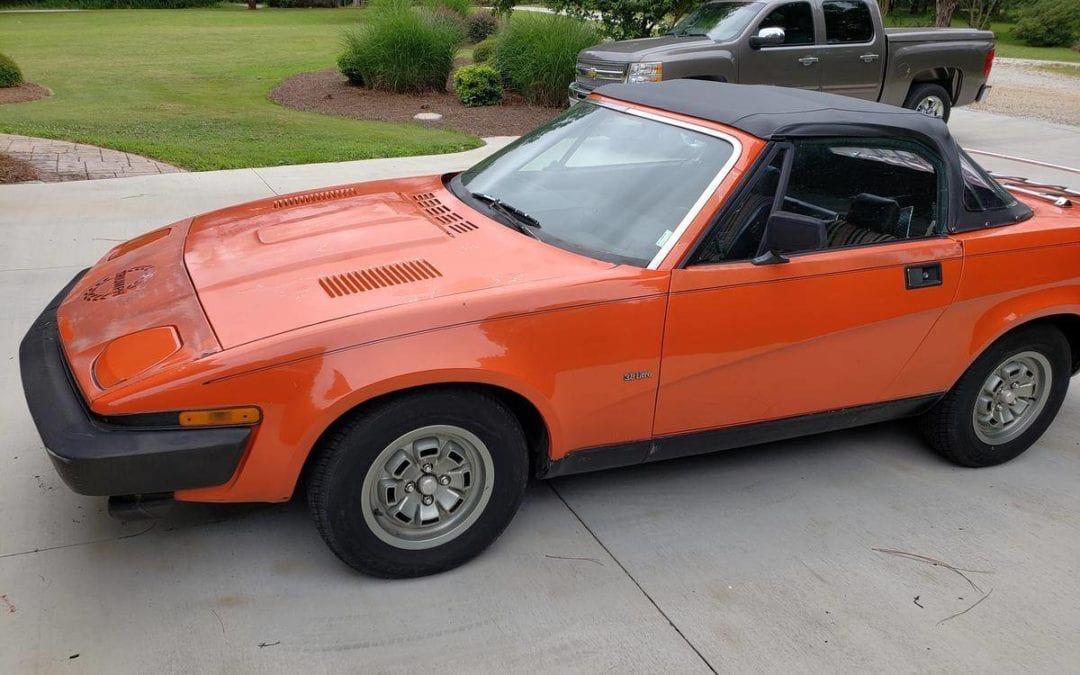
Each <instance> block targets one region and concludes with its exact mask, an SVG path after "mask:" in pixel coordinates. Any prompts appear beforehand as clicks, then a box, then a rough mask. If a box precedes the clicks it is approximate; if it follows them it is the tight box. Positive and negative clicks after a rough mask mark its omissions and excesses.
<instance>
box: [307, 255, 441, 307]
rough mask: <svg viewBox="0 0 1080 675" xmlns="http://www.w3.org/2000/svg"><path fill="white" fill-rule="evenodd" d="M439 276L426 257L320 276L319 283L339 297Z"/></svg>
mask: <svg viewBox="0 0 1080 675" xmlns="http://www.w3.org/2000/svg"><path fill="white" fill-rule="evenodd" d="M441 276H442V272H440V271H439V270H437V269H435V266H434V265H432V264H431V263H429V262H428V261H426V260H409V261H406V262H397V263H390V264H389V265H380V266H379V267H368V268H367V269H362V270H355V271H353V272H345V273H342V274H331V275H330V276H327V277H320V278H319V285H320V286H322V289H323V290H324V291H326V294H327V295H329V296H330V297H331V298H339V297H341V296H343V295H352V294H353V293H364V292H365V291H374V290H376V289H379V288H385V287H387V286H398V285H400V284H411V283H413V282H415V281H423V280H424V279H434V278H436V277H441Z"/></svg>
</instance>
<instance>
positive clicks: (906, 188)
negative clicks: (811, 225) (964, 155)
mask: <svg viewBox="0 0 1080 675" xmlns="http://www.w3.org/2000/svg"><path fill="white" fill-rule="evenodd" d="M785 153H793V157H792V158H791V160H790V164H791V168H790V173H789V174H788V176H787V181H786V189H785V191H784V194H783V198H782V199H781V200H777V199H776V192H777V189H778V186H779V185H781V184H783V181H782V180H781V177H782V174H783V172H784V161H785ZM752 180H754V181H755V182H754V184H753V187H752V188H751V189H749V190H746V191H743V192H742V193H741V194H740V196H739V197H738V198H737V200H736V201H735V202H734V203H732V204H731V205H730V206H729V207H727V208H725V209H724V211H723V212H722V213H721V215H720V218H719V220H718V221H717V222H716V223H715V225H714V226H713V229H712V230H711V231H710V232H709V235H708V236H707V237H706V239H705V240H704V242H703V243H702V246H701V248H700V249H699V250H698V253H697V254H696V256H695V258H694V260H693V262H692V264H708V263H717V262H723V261H732V260H747V259H749V258H753V257H754V256H756V255H758V254H759V253H760V251H759V250H758V249H759V246H760V245H761V240H762V236H763V234H764V231H765V223H766V221H767V220H768V217H769V214H770V213H771V212H772V211H773V210H775V209H776V208H777V204H779V208H780V209H782V210H784V211H787V212H790V213H797V214H801V215H804V216H811V217H814V218H817V219H819V220H821V221H822V222H824V224H825V229H826V232H827V239H826V242H825V245H824V246H823V248H826V249H829V248H846V247H849V246H860V245H866V244H879V243H885V242H891V241H902V240H905V239H920V238H923V237H931V236H935V235H937V234H940V232H941V223H942V222H943V213H942V210H941V206H942V204H943V195H944V194H945V185H944V172H943V167H942V165H941V163H940V162H939V161H936V159H935V158H934V156H933V155H931V154H930V153H928V152H927V151H925V150H924V149H923V148H922V146H919V145H917V144H914V143H908V142H904V141H891V140H890V141H869V140H867V139H850V140H849V139H830V140H818V139H814V140H804V141H797V142H796V143H795V145H794V147H793V149H788V150H784V149H781V151H780V152H777V153H776V155H774V156H773V158H772V159H771V160H770V161H769V165H768V166H767V167H766V168H765V169H764V170H763V172H761V173H757V174H755V176H754V177H753V178H752Z"/></svg>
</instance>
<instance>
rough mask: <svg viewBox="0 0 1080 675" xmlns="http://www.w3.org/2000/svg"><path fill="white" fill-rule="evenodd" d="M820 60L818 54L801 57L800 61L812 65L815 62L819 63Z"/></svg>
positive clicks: (805, 64)
mask: <svg viewBox="0 0 1080 675" xmlns="http://www.w3.org/2000/svg"><path fill="white" fill-rule="evenodd" d="M819 60H820V59H818V57H816V56H804V57H802V58H801V59H799V63H801V64H803V65H804V66H812V65H814V64H815V63H817V62H818V61H819Z"/></svg>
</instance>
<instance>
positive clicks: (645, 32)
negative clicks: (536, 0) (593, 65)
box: [549, 0, 701, 40]
mask: <svg viewBox="0 0 1080 675" xmlns="http://www.w3.org/2000/svg"><path fill="white" fill-rule="evenodd" d="M699 4H701V2H700V0H697V1H695V0H553V1H552V2H551V3H549V6H550V7H551V8H552V9H554V10H555V11H557V12H562V13H565V14H568V15H570V16H576V17H578V18H581V19H596V20H598V21H599V22H600V26H601V28H602V30H603V31H604V33H605V34H606V35H608V36H609V37H613V38H615V39H616V40H626V39H629V38H639V37H648V36H650V35H652V34H653V33H655V32H656V30H657V29H658V28H659V27H660V26H662V25H665V24H666V23H667V22H669V21H677V20H678V19H680V18H682V16H683V15H684V14H686V13H687V12H688V11H689V10H690V9H692V8H694V7H695V6H696V5H699Z"/></svg>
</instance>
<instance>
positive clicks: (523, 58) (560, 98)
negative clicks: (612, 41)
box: [491, 12, 600, 106]
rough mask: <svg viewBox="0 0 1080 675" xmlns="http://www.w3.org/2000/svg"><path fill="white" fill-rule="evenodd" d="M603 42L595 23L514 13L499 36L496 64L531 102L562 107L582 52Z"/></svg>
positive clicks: (496, 67)
mask: <svg viewBox="0 0 1080 675" xmlns="http://www.w3.org/2000/svg"><path fill="white" fill-rule="evenodd" d="M598 42H600V34H599V33H598V32H597V30H596V28H594V27H593V26H592V25H591V24H588V23H585V22H584V21H579V20H577V19H571V18H569V17H565V16H557V15H550V14H538V13H525V12H521V13H518V14H514V15H513V17H511V19H510V23H509V25H508V26H507V27H506V29H505V30H503V31H502V32H501V33H500V34H499V42H498V46H496V48H495V53H494V55H493V56H492V60H491V61H492V65H493V66H495V69H496V70H498V71H499V72H500V73H502V76H503V78H504V79H505V80H506V82H507V83H508V84H509V86H510V88H512V89H513V90H515V91H518V92H520V93H521V94H523V95H524V96H525V98H526V99H528V100H529V101H530V102H531V103H537V104H540V105H547V106H561V105H563V104H565V103H566V98H567V93H566V90H567V87H569V86H570V82H572V81H573V79H574V66H575V65H576V63H577V55H578V52H580V51H581V50H582V49H585V48H586V47H591V46H593V45H595V44H597V43H598Z"/></svg>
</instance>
